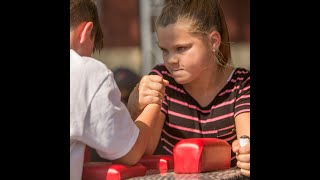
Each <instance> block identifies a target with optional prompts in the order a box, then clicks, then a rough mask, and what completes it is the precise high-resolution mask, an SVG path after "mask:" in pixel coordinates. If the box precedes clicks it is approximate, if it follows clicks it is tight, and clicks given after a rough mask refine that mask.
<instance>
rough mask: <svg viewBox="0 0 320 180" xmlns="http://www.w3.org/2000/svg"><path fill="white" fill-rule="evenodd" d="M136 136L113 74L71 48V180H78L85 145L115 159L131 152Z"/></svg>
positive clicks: (103, 66)
mask: <svg viewBox="0 0 320 180" xmlns="http://www.w3.org/2000/svg"><path fill="white" fill-rule="evenodd" d="M138 135H139V129H138V127H137V126H135V124H134V123H133V121H132V119H131V117H130V114H129V112H128V110H127V108H126V106H125V105H124V104H123V103H122V102H121V101H120V90H119V88H118V86H117V84H116V82H115V81H114V78H113V73H112V71H110V70H109V69H108V68H107V67H106V66H105V65H104V64H103V63H101V62H99V61H97V60H95V59H93V58H90V57H81V56H79V54H77V53H76V52H75V51H74V50H72V49H70V180H81V176H82V168H83V160H84V151H85V146H86V145H88V146H91V147H92V148H94V149H96V150H97V152H98V154H99V155H100V156H101V157H104V158H106V159H109V160H114V159H118V158H120V157H122V156H124V155H126V154H127V153H128V152H129V151H130V149H131V148H132V147H133V145H134V143H135V142H136V140H137V138H138Z"/></svg>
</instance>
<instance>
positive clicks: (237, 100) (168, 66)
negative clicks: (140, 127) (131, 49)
mask: <svg viewBox="0 0 320 180" xmlns="http://www.w3.org/2000/svg"><path fill="white" fill-rule="evenodd" d="M156 31H157V36H158V46H159V48H160V49H161V50H162V55H163V60H164V64H160V65H157V66H156V67H155V68H154V69H153V70H152V71H151V73H150V74H152V75H159V76H161V77H162V78H163V79H166V80H168V81H169V82H170V84H169V85H168V86H167V87H166V90H165V94H164V98H163V103H162V108H161V111H162V113H161V116H160V118H159V120H158V121H157V124H156V126H155V129H154V132H153V136H152V139H151V140H150V141H149V146H148V153H149V154H152V153H154V151H155V149H156V147H157V145H158V142H159V140H160V144H161V145H160V146H158V149H157V151H158V150H161V151H162V153H163V154H172V150H173V147H174V145H175V144H176V143H177V142H178V141H180V140H182V139H186V138H199V137H204V138H207V137H211V138H220V139H223V140H226V141H227V142H228V143H230V144H232V150H233V152H232V157H231V160H232V162H231V164H232V166H235V165H237V166H238V167H240V168H241V171H242V173H243V174H244V175H246V176H250V145H247V146H244V147H241V148H240V147H239V141H238V140H237V139H238V138H240V136H242V135H248V136H250V72H249V71H248V70H246V69H243V68H233V67H232V66H231V65H230V61H231V56H230V54H231V53H230V44H229V35H228V30H227V25H226V22H225V19H224V15H223V11H222V8H221V5H220V3H219V1H218V0H172V1H168V2H167V3H166V5H165V7H164V8H163V10H162V12H161V14H160V16H159V17H158V19H157V22H156ZM145 79H146V78H143V79H142V80H145ZM143 84H146V83H143V82H142V81H141V82H140V85H139V88H136V89H135V90H134V91H133V94H134V93H136V94H137V93H139V95H140V96H145V97H146V96H148V95H149V96H151V95H152V93H154V91H153V92H152V89H148V88H143V87H142V86H143ZM145 86H147V85H145ZM149 88H151V87H149ZM138 89H139V91H140V92H138ZM142 91H144V92H142ZM148 93H149V94H148ZM134 97H137V95H133V96H132V100H129V101H132V102H139V103H140V106H141V99H143V98H144V97H139V98H140V100H138V99H134ZM130 98H131V97H130ZM132 102H131V103H132ZM132 104H135V103H132ZM144 105H145V104H144ZM137 107H139V106H135V107H133V105H132V106H129V109H130V108H131V110H130V111H131V112H133V111H137V109H134V108H137ZM236 154H237V155H236ZM237 161H238V162H237Z"/></svg>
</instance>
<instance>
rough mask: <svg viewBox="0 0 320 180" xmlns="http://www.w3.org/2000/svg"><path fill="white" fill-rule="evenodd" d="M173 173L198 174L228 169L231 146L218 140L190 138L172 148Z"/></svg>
mask: <svg viewBox="0 0 320 180" xmlns="http://www.w3.org/2000/svg"><path fill="white" fill-rule="evenodd" d="M173 158H174V172H175V173H199V172H208V171H214V170H222V169H228V168H230V161H231V146H230V144H228V143H227V142H226V141H224V140H221V139H218V138H190V139H184V140H181V141H180V142H178V143H177V144H176V145H175V146H174V148H173Z"/></svg>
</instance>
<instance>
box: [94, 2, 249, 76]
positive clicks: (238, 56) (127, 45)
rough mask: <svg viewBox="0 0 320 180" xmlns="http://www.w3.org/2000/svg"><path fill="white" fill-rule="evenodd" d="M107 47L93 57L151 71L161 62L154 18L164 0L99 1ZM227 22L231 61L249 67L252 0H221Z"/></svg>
mask: <svg viewBox="0 0 320 180" xmlns="http://www.w3.org/2000/svg"><path fill="white" fill-rule="evenodd" d="M96 2H97V6H98V12H99V18H100V23H101V27H102V31H103V33H104V48H103V49H102V50H101V51H100V52H95V53H94V54H93V57H94V58H96V59H98V60H100V61H102V62H103V63H105V64H106V65H107V66H108V68H109V69H112V70H113V69H117V68H127V69H130V70H132V71H133V72H135V73H137V74H138V75H141V76H142V75H145V74H148V73H149V71H150V70H151V68H152V67H153V66H154V65H155V64H157V63H161V62H162V57H161V52H160V50H159V48H158V47H157V45H156V43H155V42H156V41H155V39H156V36H155V33H154V28H153V24H154V20H155V17H156V16H157V15H158V14H159V13H160V10H161V8H162V4H163V3H164V0H121V1H119V0H96ZM220 2H221V4H222V6H223V9H224V13H225V18H226V21H227V25H228V29H229V35H230V41H231V55H232V62H233V64H234V66H236V67H244V68H247V69H248V70H250V0H220Z"/></svg>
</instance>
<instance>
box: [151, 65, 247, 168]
mask: <svg viewBox="0 0 320 180" xmlns="http://www.w3.org/2000/svg"><path fill="white" fill-rule="evenodd" d="M150 74H157V75H160V76H162V77H164V79H167V80H168V81H169V82H170V85H169V86H167V87H166V94H165V100H164V101H163V103H162V108H161V111H162V112H163V113H164V114H165V115H166V119H165V123H164V125H163V129H162V133H161V137H160V143H159V145H158V148H157V154H172V150H173V147H174V145H175V144H176V143H177V142H178V141H180V140H181V139H185V138H201V137H204V138H206V137H212V138H220V139H223V140H226V141H227V142H228V143H229V144H230V145H231V143H232V142H233V141H234V140H235V139H236V138H237V136H236V132H235V117H236V116H237V115H238V114H240V113H243V112H250V71H248V70H246V69H244V68H236V69H235V70H234V71H233V73H232V74H231V75H230V77H229V79H228V82H227V84H226V85H225V87H223V88H222V90H221V91H220V92H219V93H218V95H217V96H216V97H215V98H214V99H213V100H212V101H211V103H209V105H207V106H206V107H202V106H200V105H199V104H198V102H197V101H196V100H194V99H193V97H192V96H190V95H189V94H188V92H187V91H186V90H185V89H184V88H183V86H182V85H181V84H178V83H177V82H176V81H175V80H174V78H172V76H171V74H170V73H169V71H168V70H167V69H166V67H165V66H164V65H163V64H159V65H157V66H156V67H154V68H153V70H152V71H151V72H150ZM159 150H160V151H159ZM231 155H232V157H231V160H232V161H231V164H232V166H235V165H236V159H235V153H233V152H232V153H231Z"/></svg>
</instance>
